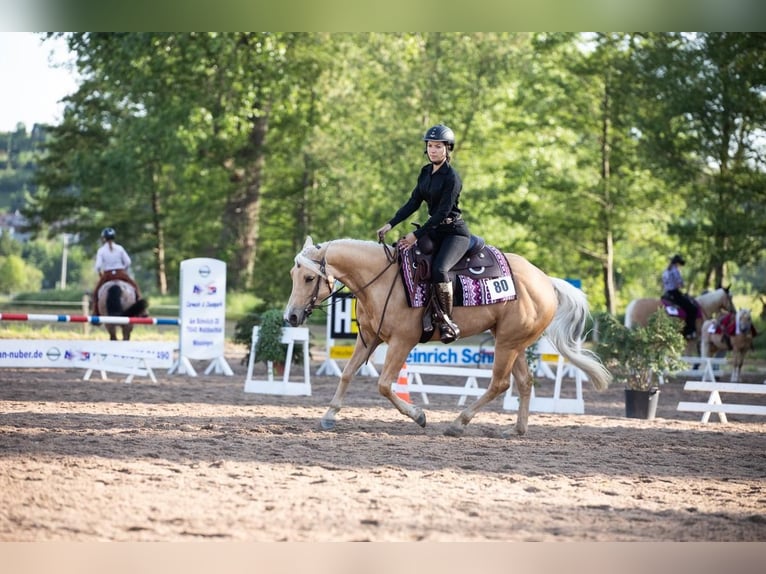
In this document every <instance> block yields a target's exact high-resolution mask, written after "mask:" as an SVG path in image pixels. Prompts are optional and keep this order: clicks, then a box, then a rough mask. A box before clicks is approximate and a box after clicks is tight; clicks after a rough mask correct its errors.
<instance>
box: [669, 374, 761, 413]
mask: <svg viewBox="0 0 766 574" xmlns="http://www.w3.org/2000/svg"><path fill="white" fill-rule="evenodd" d="M684 390H685V391H701V392H709V393H710V396H709V397H708V400H707V402H706V403H701V402H690V401H681V402H679V403H678V408H677V410H679V411H690V412H697V413H704V414H703V415H702V422H703V423H706V422H708V420H710V414H711V413H716V414H717V415H718V420H719V421H721V422H722V423H725V422H728V420H727V419H726V413H730V414H738V415H766V405H746V404H732V403H724V402H723V401H722V400H721V395H720V393H748V394H757V395H766V384H764V385H754V384H743V383H711V382H706V381H687V382H686V384H685V385H684Z"/></svg>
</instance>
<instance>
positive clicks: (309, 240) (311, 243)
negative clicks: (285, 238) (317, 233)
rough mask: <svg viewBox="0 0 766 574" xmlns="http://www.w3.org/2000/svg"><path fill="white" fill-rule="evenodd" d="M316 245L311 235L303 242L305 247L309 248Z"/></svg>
mask: <svg viewBox="0 0 766 574" xmlns="http://www.w3.org/2000/svg"><path fill="white" fill-rule="evenodd" d="M312 245H314V241H313V240H312V239H311V235H307V236H306V242H305V243H304V244H303V249H308V248H309V247H311V246H312Z"/></svg>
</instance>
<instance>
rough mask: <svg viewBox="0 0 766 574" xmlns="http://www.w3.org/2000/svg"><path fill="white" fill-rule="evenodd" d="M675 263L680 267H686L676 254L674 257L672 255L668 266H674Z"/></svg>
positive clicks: (681, 258) (682, 259)
mask: <svg viewBox="0 0 766 574" xmlns="http://www.w3.org/2000/svg"><path fill="white" fill-rule="evenodd" d="M676 263H678V264H680V265H686V261H684V258H683V257H681V256H680V255H679V254H677V253H676V254H675V255H673V258H672V259H671V260H670V264H671V265H674V264H676Z"/></svg>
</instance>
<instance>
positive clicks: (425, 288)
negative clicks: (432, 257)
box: [399, 245, 517, 307]
mask: <svg viewBox="0 0 766 574" xmlns="http://www.w3.org/2000/svg"><path fill="white" fill-rule="evenodd" d="M485 249H486V251H487V252H488V253H489V254H490V255H491V256H492V257H494V258H495V260H496V261H497V264H498V266H499V268H500V273H499V275H498V277H510V278H511V281H514V279H513V273H512V271H511V267H510V265H508V260H507V259H506V258H505V255H503V254H502V253H501V252H500V251H499V250H498V249H496V248H495V247H492V246H491V245H487V246H486V247H485ZM399 256H400V257H401V260H402V267H401V270H402V282H403V283H404V291H405V293H406V294H407V302H408V303H409V305H410V307H425V306H426V304H427V303H428V299H429V298H430V287H431V286H430V284H428V283H421V282H418V281H417V280H416V279H415V266H414V262H413V259H412V252H411V250H410V249H407V250H402V249H400V250H399ZM457 279H458V280H459V281H460V286H461V289H460V291H462V294H463V296H462V300H460V301H458V300H455V305H456V306H463V307H476V306H478V305H491V304H493V303H501V302H503V301H513V300H515V299H516V297H517V296H516V289H515V288H514V289H513V293H514V294H513V295H511V296H508V297H501V298H495V299H494V300H493V299H492V297H491V293H490V291H489V286H488V284H487V280H486V279H473V278H471V277H468V276H466V275H458V276H457ZM514 283H515V281H514Z"/></svg>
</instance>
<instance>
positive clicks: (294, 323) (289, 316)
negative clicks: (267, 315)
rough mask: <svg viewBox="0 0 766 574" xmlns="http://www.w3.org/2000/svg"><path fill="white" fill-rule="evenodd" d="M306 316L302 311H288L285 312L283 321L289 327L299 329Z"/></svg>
mask: <svg viewBox="0 0 766 574" xmlns="http://www.w3.org/2000/svg"><path fill="white" fill-rule="evenodd" d="M307 317H308V315H307V314H306V312H305V311H304V310H303V309H288V310H287V311H285V321H287V323H288V324H289V325H290V326H291V327H299V326H300V325H302V324H303V322H304V321H305V320H306V318H307Z"/></svg>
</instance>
